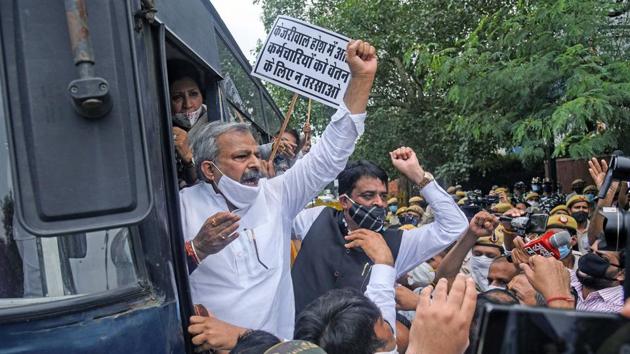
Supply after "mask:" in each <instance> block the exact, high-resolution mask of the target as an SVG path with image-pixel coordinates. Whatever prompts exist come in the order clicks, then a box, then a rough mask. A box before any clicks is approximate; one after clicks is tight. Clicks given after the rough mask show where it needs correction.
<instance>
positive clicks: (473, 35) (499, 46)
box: [258, 0, 630, 181]
mask: <svg viewBox="0 0 630 354" xmlns="http://www.w3.org/2000/svg"><path fill="white" fill-rule="evenodd" d="M258 1H260V2H261V3H262V6H263V10H264V22H265V25H266V27H267V28H269V27H270V26H271V24H272V23H273V21H274V19H275V18H276V16H277V15H281V14H284V15H289V16H294V17H297V18H301V19H304V20H306V21H309V22H312V23H315V24H317V25H320V26H323V27H326V28H330V29H332V30H334V31H338V32H340V33H343V34H345V35H347V36H349V37H352V38H361V39H365V40H368V41H370V42H371V43H372V44H373V45H374V46H375V47H376V48H377V50H378V56H379V71H378V73H377V78H376V83H375V86H374V90H373V95H372V99H371V101H370V106H369V108H368V112H369V118H368V121H367V127H366V133H365V135H364V136H363V138H362V139H361V140H360V142H359V145H358V147H357V150H356V152H355V156H354V157H355V158H368V159H370V160H373V161H376V162H378V163H380V164H381V165H382V166H385V167H389V166H391V164H390V163H389V162H388V155H387V152H388V151H390V150H392V149H394V148H396V147H398V146H401V145H406V146H410V147H412V148H414V149H415V150H416V151H417V152H418V154H419V155H420V156H421V159H422V161H423V162H424V163H425V165H426V166H427V167H428V168H429V169H430V170H433V171H435V172H436V173H437V174H438V175H439V176H440V177H443V178H446V179H448V180H451V181H456V180H459V181H461V180H465V179H466V176H467V174H468V172H469V171H470V170H471V169H475V170H484V168H485V166H490V165H492V164H493V163H492V161H495V160H497V159H498V158H500V155H501V154H504V153H509V154H515V156H516V157H517V158H519V159H520V160H522V161H523V162H526V163H529V164H540V163H541V162H542V160H543V159H544V158H545V157H551V156H571V157H585V156H590V155H592V154H597V153H602V152H606V151H609V150H611V149H613V148H615V147H617V146H619V145H620V144H621V143H622V142H623V140H624V139H623V134H624V133H625V132H628V124H629V123H628V120H627V119H624V117H625V116H626V114H627V111H628V103H629V102H630V90H629V89H630V86H629V85H630V66H629V65H628V63H627V62H626V61H625V59H626V58H625V49H626V43H628V37H627V35H628V33H625V32H624V30H623V26H619V25H622V24H625V23H626V22H627V20H626V19H627V17H626V12H625V11H626V10H627V9H626V8H624V6H626V5H625V3H624V2H617V3H616V2H611V1H603V0H600V1H591V0H558V1H551V0H543V1H508V0H484V1H480V0H478V1H470V0H424V1H418V0H410V1H396V0H379V1H358V0H345V1H343V0H310V1H306V2H295V1H290V0H258ZM272 94H274V96H275V97H276V98H277V100H278V101H279V103H280V105H281V106H282V104H283V103H284V102H287V103H288V102H289V99H290V95H291V94H290V93H288V92H286V91H285V90H282V89H275V88H272ZM315 107H316V109H315V110H314V113H313V122H314V125H315V128H316V129H321V128H322V127H323V126H324V125H325V123H326V121H327V119H328V117H329V114H330V111H329V110H326V109H324V108H323V107H321V105H315ZM304 109H305V103H304V102H302V103H301V104H300V106H299V107H298V117H300V119H298V120H297V121H296V123H297V125H299V121H300V120H302V121H303V116H304ZM598 128H599V129H598Z"/></svg>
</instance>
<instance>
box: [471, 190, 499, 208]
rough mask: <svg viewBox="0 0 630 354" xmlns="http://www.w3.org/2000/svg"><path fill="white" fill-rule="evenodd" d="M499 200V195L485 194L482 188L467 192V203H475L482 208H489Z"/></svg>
mask: <svg viewBox="0 0 630 354" xmlns="http://www.w3.org/2000/svg"><path fill="white" fill-rule="evenodd" d="M498 202H499V196H497V195H486V196H484V195H483V193H481V191H480V190H475V191H472V192H468V193H467V194H466V205H475V206H478V207H480V208H481V209H487V208H489V207H490V206H491V205H492V204H496V203H498Z"/></svg>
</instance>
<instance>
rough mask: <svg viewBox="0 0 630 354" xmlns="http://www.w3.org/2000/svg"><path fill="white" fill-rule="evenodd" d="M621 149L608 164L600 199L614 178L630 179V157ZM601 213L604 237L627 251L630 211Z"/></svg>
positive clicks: (629, 290)
mask: <svg viewBox="0 0 630 354" xmlns="http://www.w3.org/2000/svg"><path fill="white" fill-rule="evenodd" d="M622 154H623V153H622V152H621V151H615V152H614V153H613V156H612V157H611V159H610V163H609V164H608V166H609V167H608V172H606V177H605V178H604V182H603V183H602V187H601V188H600V190H599V195H598V196H597V198H598V199H602V198H605V197H606V194H607V193H608V189H610V185H611V184H612V181H613V180H618V181H622V182H625V181H630V158H628V157H625V156H621V155H622ZM600 214H601V215H602V216H603V217H604V239H605V242H606V244H607V245H616V247H615V248H616V249H617V250H621V251H624V252H625V248H626V245H627V244H628V239H630V212H628V211H625V210H623V209H618V208H608V207H606V208H602V210H601V211H600ZM625 266H626V269H629V268H628V267H630V259H628V257H626V265H625ZM623 292H624V299H627V298H628V297H629V296H630V277H626V279H625V281H624V284H623Z"/></svg>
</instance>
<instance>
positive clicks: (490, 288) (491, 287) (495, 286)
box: [488, 285, 505, 290]
mask: <svg viewBox="0 0 630 354" xmlns="http://www.w3.org/2000/svg"><path fill="white" fill-rule="evenodd" d="M494 289H501V290H505V286H498V285H488V290H494Z"/></svg>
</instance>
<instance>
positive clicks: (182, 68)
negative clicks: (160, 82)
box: [168, 59, 208, 189]
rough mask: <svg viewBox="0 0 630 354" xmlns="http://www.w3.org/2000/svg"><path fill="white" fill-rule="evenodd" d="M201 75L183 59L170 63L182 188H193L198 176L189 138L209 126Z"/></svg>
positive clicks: (170, 87)
mask: <svg viewBox="0 0 630 354" xmlns="http://www.w3.org/2000/svg"><path fill="white" fill-rule="evenodd" d="M199 76H200V75H199V72H198V71H197V69H196V68H195V66H194V65H193V64H191V63H190V62H187V61H185V60H181V59H173V60H169V62H168V78H169V89H170V94H171V114H172V119H173V141H174V142H175V150H176V152H177V180H178V183H179V188H180V189H181V188H184V187H187V186H191V185H193V184H194V183H195V182H196V180H197V176H196V173H195V166H194V162H193V159H192V150H191V148H190V143H189V141H188V135H190V134H191V133H193V132H194V131H196V130H197V129H199V128H200V127H201V126H203V125H204V124H206V123H208V114H207V112H208V110H207V109H206V105H204V104H203V98H204V94H203V91H202V89H201V87H202V85H201V80H200V77H199Z"/></svg>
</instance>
